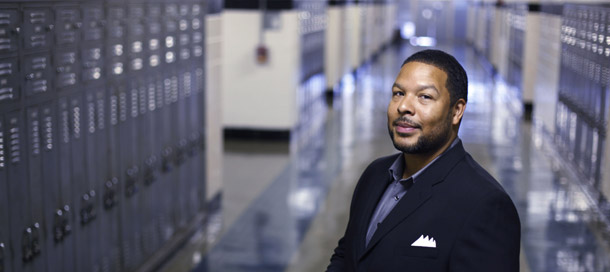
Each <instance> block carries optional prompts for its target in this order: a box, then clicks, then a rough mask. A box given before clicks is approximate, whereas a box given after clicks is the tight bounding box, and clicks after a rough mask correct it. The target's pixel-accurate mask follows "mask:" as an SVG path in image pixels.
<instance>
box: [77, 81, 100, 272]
mask: <svg viewBox="0 0 610 272" xmlns="http://www.w3.org/2000/svg"><path fill="white" fill-rule="evenodd" d="M98 90H99V88H95V87H89V88H88V89H87V90H86V92H85V103H84V104H83V107H82V109H83V110H82V111H83V115H82V116H83V118H84V122H83V125H84V133H83V134H84V135H85V137H84V146H85V156H86V158H85V169H86V172H85V173H86V175H85V179H86V180H87V182H86V184H85V186H87V190H88V192H89V196H90V200H89V201H90V203H89V207H87V209H88V211H87V212H88V213H89V214H90V215H89V217H91V219H90V220H91V223H88V224H87V226H86V230H85V231H86V233H87V237H88V240H89V243H90V244H91V245H96V246H94V247H91V248H90V256H91V262H92V264H91V268H90V269H91V271H100V262H101V260H102V258H101V257H100V256H101V255H100V247H99V244H100V238H101V235H102V233H101V232H100V228H99V221H97V220H96V219H97V217H98V214H99V207H100V203H101V198H100V196H99V195H98V192H100V190H99V189H100V188H101V185H102V183H103V181H102V180H103V179H100V177H99V175H100V174H99V173H100V170H101V169H103V168H101V166H103V164H101V163H100V162H101V161H103V160H102V158H101V156H102V155H103V154H105V152H98V147H99V146H100V145H102V146H103V139H100V138H101V137H98V135H99V134H100V132H99V131H98V130H97V124H96V111H97V107H96V105H97V100H96V94H97V91H98ZM94 220H95V222H94ZM102 238H103V237H102Z"/></svg>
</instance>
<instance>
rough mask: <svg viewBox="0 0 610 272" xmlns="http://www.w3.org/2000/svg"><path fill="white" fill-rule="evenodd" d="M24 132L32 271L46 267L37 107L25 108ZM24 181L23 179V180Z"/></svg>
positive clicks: (38, 113)
mask: <svg viewBox="0 0 610 272" xmlns="http://www.w3.org/2000/svg"><path fill="white" fill-rule="evenodd" d="M26 122H27V123H26V127H27V129H26V133H27V136H26V137H25V138H26V139H27V156H28V158H27V162H28V164H27V167H28V171H27V181H28V184H27V186H28V189H29V195H28V197H29V199H30V208H31V210H30V212H31V218H30V220H31V221H30V223H31V224H32V227H31V228H32V238H31V239H32V241H31V243H32V246H31V247H32V253H33V254H34V256H35V257H34V258H33V259H32V260H31V265H32V268H33V269H34V271H43V270H44V269H45V267H47V263H46V261H47V258H46V255H47V252H46V251H45V250H44V248H45V247H46V237H47V232H45V231H44V230H46V229H47V226H46V225H45V224H43V223H44V222H45V221H43V218H44V211H43V208H44V197H46V195H43V193H42V192H43V188H44V187H43V186H44V183H43V180H42V179H43V176H42V156H41V152H42V146H41V137H40V132H41V125H40V123H41V121H40V111H39V109H38V108H37V107H30V108H28V109H27V110H26ZM24 181H25V180H24ZM45 193H47V192H45Z"/></svg>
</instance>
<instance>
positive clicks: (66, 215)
mask: <svg viewBox="0 0 610 272" xmlns="http://www.w3.org/2000/svg"><path fill="white" fill-rule="evenodd" d="M62 229H63V233H64V235H63V237H66V236H68V235H70V233H72V226H70V206H68V205H65V206H64V208H63V221H62Z"/></svg>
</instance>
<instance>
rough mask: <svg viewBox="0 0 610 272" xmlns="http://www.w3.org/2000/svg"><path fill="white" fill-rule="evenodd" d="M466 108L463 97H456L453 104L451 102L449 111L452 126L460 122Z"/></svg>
mask: <svg viewBox="0 0 610 272" xmlns="http://www.w3.org/2000/svg"><path fill="white" fill-rule="evenodd" d="M465 110H466V100H464V99H463V98H460V99H458V100H457V101H456V102H455V104H453V106H452V109H451V111H452V112H453V115H452V116H451V123H452V124H453V125H454V126H457V125H459V124H460V121H462V116H464V111H465Z"/></svg>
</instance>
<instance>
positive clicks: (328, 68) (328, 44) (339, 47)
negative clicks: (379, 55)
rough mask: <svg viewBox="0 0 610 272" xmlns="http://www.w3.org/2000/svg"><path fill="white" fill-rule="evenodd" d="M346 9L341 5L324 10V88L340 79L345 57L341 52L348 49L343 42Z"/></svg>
mask: <svg viewBox="0 0 610 272" xmlns="http://www.w3.org/2000/svg"><path fill="white" fill-rule="evenodd" d="M346 13H347V11H346V9H345V7H343V6H329V7H328V8H327V10H326V15H327V18H328V20H327V25H326V32H325V34H324V35H325V37H324V39H325V44H324V74H325V76H326V88H332V87H333V86H335V84H337V82H339V80H341V76H343V73H344V66H345V65H344V64H345V63H347V59H346V58H345V55H344V54H343V53H342V52H345V51H349V43H347V42H345V38H346V34H345V25H346V24H347V21H346V18H347V17H346Z"/></svg>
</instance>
